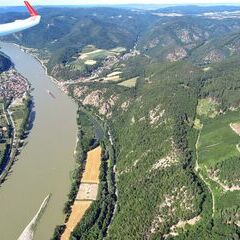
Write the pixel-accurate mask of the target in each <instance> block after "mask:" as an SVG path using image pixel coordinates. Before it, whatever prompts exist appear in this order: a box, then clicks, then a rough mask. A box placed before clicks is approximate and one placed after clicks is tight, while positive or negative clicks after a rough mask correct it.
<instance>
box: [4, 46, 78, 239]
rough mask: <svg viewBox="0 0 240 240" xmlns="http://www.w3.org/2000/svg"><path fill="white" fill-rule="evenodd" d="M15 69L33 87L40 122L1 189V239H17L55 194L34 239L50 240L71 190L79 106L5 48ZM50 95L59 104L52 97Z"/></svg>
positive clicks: (35, 66) (34, 65)
mask: <svg viewBox="0 0 240 240" xmlns="http://www.w3.org/2000/svg"><path fill="white" fill-rule="evenodd" d="M0 47H2V49H1V51H3V52H4V53H5V54H6V55H8V56H10V58H11V59H12V61H13V62H14V64H15V67H16V69H17V70H18V72H20V73H21V74H22V75H23V76H24V77H26V78H27V79H28V80H29V82H30V83H31V84H32V87H33V88H34V91H33V92H32V95H33V97H34V103H35V109H34V110H35V111H36V119H35V121H34V125H33V128H32V130H31V133H30V135H29V137H28V139H27V142H28V144H27V145H26V147H25V148H24V149H23V151H22V152H21V154H20V155H19V156H18V161H17V162H16V163H15V164H14V166H13V167H12V171H11V174H10V175H9V176H8V177H7V180H6V181H5V182H4V183H3V185H2V186H1V187H0V239H1V240H16V239H17V238H18V237H19V236H20V234H21V232H22V231H23V230H24V228H25V227H26V226H27V225H28V223H29V222H30V221H31V219H32V218H33V217H34V215H35V214H36V212H37V211H38V209H39V207H40V205H41V203H42V201H43V200H44V198H45V197H46V196H47V195H48V194H49V193H51V194H52V196H51V199H50V201H49V204H48V206H47V208H46V211H45V213H44V215H43V217H42V218H41V221H40V223H39V224H38V227H37V230H36V233H35V237H34V239H35V240H47V239H50V237H51V236H52V233H53V230H54V228H55V226H56V225H57V224H62V223H63V219H64V216H63V213H62V209H63V207H64V203H65V202H66V200H67V193H68V192H69V189H70V172H71V170H73V168H74V157H73V152H74V149H75V145H76V133H77V125H76V111H77V106H76V105H75V104H74V103H73V101H72V100H71V99H70V98H69V97H68V96H66V95H65V94H63V93H62V92H61V91H60V90H59V89H58V88H57V87H56V86H55V85H54V84H53V83H52V82H51V80H50V79H49V77H48V76H47V75H46V74H45V71H44V69H43V68H42V66H41V64H40V63H39V62H38V61H37V60H35V59H34V58H33V57H32V56H30V55H28V54H26V53H24V52H22V51H21V50H20V49H19V48H18V47H17V46H14V45H13V44H6V43H0ZM47 90H50V91H51V92H52V93H53V94H54V96H55V97H56V99H54V98H53V97H51V96H50V95H49V94H48V93H47Z"/></svg>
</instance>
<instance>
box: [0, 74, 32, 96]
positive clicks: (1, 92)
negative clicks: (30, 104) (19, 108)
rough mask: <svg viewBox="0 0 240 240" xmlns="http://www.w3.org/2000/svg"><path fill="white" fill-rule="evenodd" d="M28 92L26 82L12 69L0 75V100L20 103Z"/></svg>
mask: <svg viewBox="0 0 240 240" xmlns="http://www.w3.org/2000/svg"><path fill="white" fill-rule="evenodd" d="M28 90H29V83H28V81H27V80H26V79H25V78H24V77H22V76H21V75H20V74H18V73H17V72H16V71H15V70H14V69H11V70H10V71H7V72H4V73H1V75H0V98H4V99H5V100H9V101H21V100H22V99H23V97H24V96H25V94H26V92H27V91H28Z"/></svg>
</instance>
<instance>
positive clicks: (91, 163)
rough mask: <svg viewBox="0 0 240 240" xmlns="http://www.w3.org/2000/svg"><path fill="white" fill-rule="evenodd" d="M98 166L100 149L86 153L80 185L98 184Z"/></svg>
mask: <svg viewBox="0 0 240 240" xmlns="http://www.w3.org/2000/svg"><path fill="white" fill-rule="evenodd" d="M100 164H101V147H97V148H95V149H93V150H91V151H89V152H88V153H87V161H86V166H85V171H84V173H83V176H82V180H81V183H99V173H100V172H99V169H100Z"/></svg>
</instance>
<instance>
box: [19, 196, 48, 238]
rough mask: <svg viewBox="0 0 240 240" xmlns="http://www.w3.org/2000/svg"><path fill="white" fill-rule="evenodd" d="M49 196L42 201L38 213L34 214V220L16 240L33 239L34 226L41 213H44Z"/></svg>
mask: <svg viewBox="0 0 240 240" xmlns="http://www.w3.org/2000/svg"><path fill="white" fill-rule="evenodd" d="M50 196H51V195H50V194H49V195H48V196H47V197H46V198H45V199H44V200H43V202H42V204H41V206H40V208H39V210H38V212H37V213H36V215H35V216H34V218H33V219H32V220H31V222H30V223H29V224H28V225H27V227H26V228H25V229H24V231H23V232H22V234H21V235H20V237H19V238H18V240H32V239H33V235H34V230H35V228H36V225H37V223H38V221H39V219H40V217H41V216H42V213H43V212H44V210H45V209H46V207H47V204H48V202H49V200H50Z"/></svg>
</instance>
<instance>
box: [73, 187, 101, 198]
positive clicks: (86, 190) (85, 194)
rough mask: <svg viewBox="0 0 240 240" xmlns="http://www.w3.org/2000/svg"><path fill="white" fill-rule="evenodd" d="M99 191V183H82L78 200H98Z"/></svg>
mask: <svg viewBox="0 0 240 240" xmlns="http://www.w3.org/2000/svg"><path fill="white" fill-rule="evenodd" d="M97 193H98V184H97V183H91V184H88V183H81V185H80V187H79V191H78V194H77V198H76V200H78V201H79V200H96V199H97Z"/></svg>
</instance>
